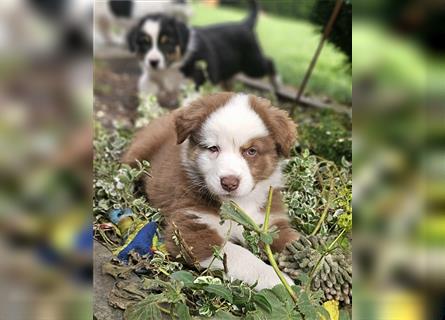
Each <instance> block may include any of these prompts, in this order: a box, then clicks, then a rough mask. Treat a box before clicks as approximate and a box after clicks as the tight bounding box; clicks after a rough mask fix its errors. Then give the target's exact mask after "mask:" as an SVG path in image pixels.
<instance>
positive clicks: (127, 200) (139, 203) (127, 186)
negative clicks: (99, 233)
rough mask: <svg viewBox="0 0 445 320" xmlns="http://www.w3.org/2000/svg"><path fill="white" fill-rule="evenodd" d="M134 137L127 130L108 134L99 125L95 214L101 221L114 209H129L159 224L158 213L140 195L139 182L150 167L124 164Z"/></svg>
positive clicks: (95, 158) (142, 164)
mask: <svg viewBox="0 0 445 320" xmlns="http://www.w3.org/2000/svg"><path fill="white" fill-rule="evenodd" d="M130 137H131V132H130V131H129V130H127V129H124V128H119V127H118V128H116V130H114V131H112V132H108V131H107V130H106V129H105V128H104V127H103V126H102V125H101V124H100V123H98V122H97V123H96V126H95V137H94V142H93V146H94V164H93V168H94V170H93V172H94V179H93V186H94V197H93V212H94V214H95V215H96V217H97V218H100V217H102V216H104V215H106V213H107V212H109V211H110V210H111V209H117V208H122V207H126V208H130V209H131V210H132V211H133V212H134V213H136V214H138V215H139V216H140V217H142V218H146V219H150V220H159V219H160V215H159V212H158V210H157V209H155V208H153V207H151V206H150V204H149V203H148V201H147V199H146V197H145V196H144V195H143V194H140V193H137V192H136V191H137V190H136V186H135V182H136V181H138V180H139V179H140V178H142V177H143V176H144V175H147V174H148V170H149V168H150V165H149V163H148V162H146V161H144V162H143V163H139V166H138V168H130V167H129V166H127V165H122V164H120V157H121V154H122V151H123V150H124V148H125V146H126V145H127V144H128V142H129V140H130Z"/></svg>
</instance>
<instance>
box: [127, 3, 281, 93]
mask: <svg viewBox="0 0 445 320" xmlns="http://www.w3.org/2000/svg"><path fill="white" fill-rule="evenodd" d="M250 4H251V9H250V13H249V15H248V17H247V18H246V19H244V20H243V21H241V22H239V23H223V24H217V25H211V26H207V27H193V28H189V27H187V26H186V25H185V24H184V23H182V22H180V21H177V20H176V19H174V18H171V17H167V16H165V15H148V16H146V17H144V18H143V19H141V21H140V22H139V24H138V25H137V26H136V27H134V28H133V29H132V30H131V31H130V33H129V34H128V44H129V48H130V51H132V52H135V53H137V54H138V56H139V57H140V59H141V61H142V66H143V72H144V74H143V75H142V78H141V80H140V83H139V84H140V87H141V82H144V80H143V78H146V79H149V78H150V77H152V76H151V75H150V74H151V73H157V72H159V71H160V70H163V69H167V68H171V67H177V68H179V70H180V71H181V72H182V74H183V75H184V76H185V77H187V78H191V79H193V81H194V82H195V84H196V86H197V87H199V86H201V85H202V84H203V83H204V82H205V81H206V78H208V79H209V80H210V81H211V82H212V83H214V84H219V83H224V82H226V81H228V80H230V79H231V78H232V77H233V76H234V75H236V74H237V73H240V72H241V73H244V74H246V75H247V76H250V77H254V78H259V77H263V76H266V75H267V76H269V78H270V80H271V82H272V85H273V87H274V89H275V90H277V83H276V80H275V79H276V72H275V67H274V63H273V62H272V60H271V59H269V58H267V57H266V56H265V55H264V54H263V52H262V50H261V46H260V44H259V42H258V39H257V36H256V34H255V30H254V29H255V24H256V21H257V16H258V4H257V2H256V1H250ZM200 61H204V62H205V66H206V68H202V64H200V63H198V62H200Z"/></svg>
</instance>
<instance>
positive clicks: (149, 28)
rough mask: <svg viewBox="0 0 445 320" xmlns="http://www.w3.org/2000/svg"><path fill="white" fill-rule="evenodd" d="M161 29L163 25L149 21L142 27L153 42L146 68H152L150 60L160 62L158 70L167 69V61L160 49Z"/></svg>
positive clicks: (146, 60) (146, 56)
mask: <svg viewBox="0 0 445 320" xmlns="http://www.w3.org/2000/svg"><path fill="white" fill-rule="evenodd" d="M160 29H161V25H160V23H159V21H157V20H147V21H145V23H144V25H143V26H142V30H143V31H144V32H145V33H146V34H148V35H149V36H150V38H151V41H152V47H151V49H150V50H149V51H148V52H147V54H146V55H145V59H144V62H145V66H146V67H148V68H150V60H158V61H159V66H158V68H160V69H161V68H164V67H165V59H164V55H163V54H162V52H161V51H160V50H159V48H158V40H159V32H160Z"/></svg>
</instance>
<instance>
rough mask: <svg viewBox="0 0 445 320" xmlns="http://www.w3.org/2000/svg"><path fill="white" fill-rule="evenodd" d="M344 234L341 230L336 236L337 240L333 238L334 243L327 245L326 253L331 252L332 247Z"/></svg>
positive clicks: (344, 230)
mask: <svg viewBox="0 0 445 320" xmlns="http://www.w3.org/2000/svg"><path fill="white" fill-rule="evenodd" d="M345 232H346V229H343V230H342V231H341V232H340V234H339V235H338V236H337V238H335V240H334V241H332V243H331V244H330V245H329V247H328V250H327V251H329V250H331V249H332V247H333V246H334V245H335V244H336V243H337V241H338V239H340V238H341V236H342V235H343V234H344V233H345Z"/></svg>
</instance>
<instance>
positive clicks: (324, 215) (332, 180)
mask: <svg viewBox="0 0 445 320" xmlns="http://www.w3.org/2000/svg"><path fill="white" fill-rule="evenodd" d="M329 172H331V171H329ZM329 176H330V178H331V183H330V186H329V191H328V199H327V201H326V206H325V207H324V210H323V213H322V215H321V217H320V220H318V223H317V225H316V226H315V228H314V230H313V231H312V232H311V236H314V235H316V234H317V232H318V230H320V228H321V226H322V225H323V222H324V221H325V220H326V217H327V215H328V211H329V207H330V206H331V194H332V190H334V179H333V178H332V173H330V174H329Z"/></svg>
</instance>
